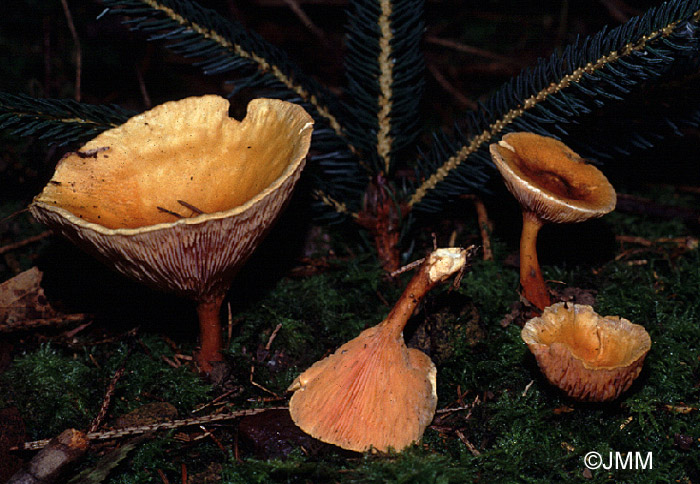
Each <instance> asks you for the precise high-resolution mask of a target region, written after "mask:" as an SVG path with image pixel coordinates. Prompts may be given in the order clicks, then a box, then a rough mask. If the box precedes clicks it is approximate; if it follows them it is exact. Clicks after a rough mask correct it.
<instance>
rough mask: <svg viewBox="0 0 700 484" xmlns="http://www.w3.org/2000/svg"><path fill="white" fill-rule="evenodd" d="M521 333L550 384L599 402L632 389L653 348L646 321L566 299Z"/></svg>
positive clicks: (582, 398) (571, 393) (530, 322)
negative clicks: (638, 321)
mask: <svg viewBox="0 0 700 484" xmlns="http://www.w3.org/2000/svg"><path fill="white" fill-rule="evenodd" d="M521 336H522V338H523V341H525V343H527V345H528V347H529V348H530V351H532V353H533V354H534V355H535V358H536V359H537V363H538V364H539V366H540V369H541V370H542V372H543V373H544V374H545V376H546V377H547V379H548V380H549V381H550V382H551V383H553V384H554V385H556V386H558V387H559V388H561V389H562V390H564V391H565V392H566V393H567V394H568V395H569V396H570V397H573V398H575V399H577V400H587V401H595V402H602V401H606V400H613V399H615V398H617V397H618V396H619V395H620V394H621V393H622V392H624V391H625V390H627V389H628V388H629V387H630V385H632V382H633V381H634V380H635V378H637V376H638V375H639V372H640V371H641V370H642V364H643V363H644V357H645V356H646V354H647V352H648V351H649V349H650V348H651V339H650V338H649V334H648V333H647V332H646V330H645V329H644V327H643V326H640V325H638V324H632V323H631V322H629V321H628V320H626V319H623V318H620V317H617V316H605V317H602V316H599V315H598V314H596V313H595V312H594V311H593V308H591V307H590V306H585V305H579V304H568V303H563V302H562V303H557V304H554V305H552V306H549V307H548V308H546V309H545V310H544V312H543V313H542V316H540V317H537V318H533V319H531V320H530V321H528V322H527V323H526V324H525V327H524V328H523V330H522V333H521Z"/></svg>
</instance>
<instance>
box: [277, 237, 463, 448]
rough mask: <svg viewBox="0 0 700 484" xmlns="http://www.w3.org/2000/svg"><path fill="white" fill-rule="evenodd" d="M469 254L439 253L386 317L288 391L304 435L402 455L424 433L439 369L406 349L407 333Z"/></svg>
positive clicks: (432, 409)
mask: <svg viewBox="0 0 700 484" xmlns="http://www.w3.org/2000/svg"><path fill="white" fill-rule="evenodd" d="M465 263H466V251H465V250H463V249H457V248H448V249H437V250H436V251H434V252H433V253H432V254H430V256H428V257H427V258H426V260H425V262H424V263H423V264H422V265H421V267H420V269H419V270H418V272H417V273H416V274H415V276H414V277H413V278H412V279H411V281H410V282H409V283H408V286H407V287H406V289H405V290H404V292H403V294H402V295H401V297H400V299H399V300H398V301H397V303H396V305H395V306H394V308H393V309H392V310H391V312H390V313H389V315H388V316H387V317H386V319H385V320H384V321H382V322H381V323H380V324H379V325H377V326H374V327H372V328H369V329H366V330H365V331H363V332H362V333H360V335H359V336H357V337H356V338H355V339H353V340H351V341H349V342H347V343H345V344H344V345H342V346H341V347H340V348H339V349H338V350H337V351H336V352H335V353H333V354H332V355H330V356H328V357H327V358H324V359H323V360H320V361H318V362H316V363H314V364H313V365H312V366H311V367H310V368H309V369H307V370H306V371H305V372H304V373H302V374H301V375H300V376H299V377H297V378H296V379H295V380H294V382H293V383H292V385H291V386H290V387H289V390H290V391H294V395H293V396H292V399H291V401H290V402H289V411H290V413H291V416H292V419H293V420H294V422H295V423H296V424H297V425H298V426H299V427H300V428H301V429H302V430H303V431H304V432H306V433H308V434H309V435H311V436H312V437H315V438H317V439H319V440H322V441H324V442H327V443H330V444H335V445H337V446H339V447H342V448H344V449H349V450H354V451H358V452H364V451H368V450H372V451H375V452H377V451H378V452H388V451H389V450H390V449H393V450H396V451H401V450H402V449H404V448H405V447H407V446H408V445H410V444H411V443H413V442H415V441H417V440H418V439H420V438H421V436H422V435H423V432H424V431H425V428H426V427H427V426H428V424H429V423H430V422H431V421H432V419H433V415H434V414H435V407H436V405H437V394H436V392H435V378H436V369H435V365H434V364H433V362H432V361H431V360H430V358H429V357H428V356H427V355H425V354H424V353H422V352H420V351H419V350H416V349H409V348H407V347H406V344H405V343H404V340H403V328H404V326H405V325H406V322H407V321H408V319H409V318H410V317H411V315H412V314H413V312H414V311H415V309H416V307H417V306H418V304H419V303H420V301H421V299H422V298H423V297H424V296H425V294H426V293H427V292H428V291H429V290H430V289H431V288H432V287H434V286H435V285H436V284H438V283H440V282H441V281H444V280H446V279H447V278H449V277H450V276H451V275H452V274H455V273H456V272H458V271H460V270H461V269H462V268H463V267H464V265H465Z"/></svg>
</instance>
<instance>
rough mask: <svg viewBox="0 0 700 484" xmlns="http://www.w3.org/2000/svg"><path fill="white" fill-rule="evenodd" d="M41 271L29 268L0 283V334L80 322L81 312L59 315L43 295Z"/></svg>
mask: <svg viewBox="0 0 700 484" xmlns="http://www.w3.org/2000/svg"><path fill="white" fill-rule="evenodd" d="M43 276H44V274H43V272H41V271H40V270H39V269H38V268H37V267H32V268H31V269H29V270H26V271H24V272H22V273H20V274H18V275H16V276H15V277H13V278H12V279H9V280H7V281H5V282H3V283H2V284H0V333H7V332H11V331H18V330H26V329H31V328H35V327H39V326H50V325H57V324H60V323H65V322H74V321H83V320H85V319H86V317H87V316H86V315H85V314H62V313H60V312H58V311H56V310H55V309H54V308H53V307H51V304H50V303H49V301H48V300H47V298H46V295H45V294H44V289H43V288H42V287H41V280H42V278H43Z"/></svg>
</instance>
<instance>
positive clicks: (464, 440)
mask: <svg viewBox="0 0 700 484" xmlns="http://www.w3.org/2000/svg"><path fill="white" fill-rule="evenodd" d="M455 434H457V437H459V440H461V441H462V443H463V444H464V445H466V446H467V449H469V452H471V453H472V455H473V456H474V457H478V456H480V455H481V452H479V450H478V449H477V448H476V447H474V444H472V443H471V442H469V440H467V438H466V437H465V436H464V434H463V433H462V431H461V430H455Z"/></svg>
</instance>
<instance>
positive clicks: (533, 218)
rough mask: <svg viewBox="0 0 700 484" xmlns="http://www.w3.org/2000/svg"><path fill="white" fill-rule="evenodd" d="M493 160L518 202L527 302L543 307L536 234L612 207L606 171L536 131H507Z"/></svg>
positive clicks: (546, 303)
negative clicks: (550, 224) (547, 225)
mask: <svg viewBox="0 0 700 484" xmlns="http://www.w3.org/2000/svg"><path fill="white" fill-rule="evenodd" d="M490 151H491V158H492V159H493V162H494V163H495V165H496V167H497V168H498V170H499V171H500V172H501V175H502V176H503V179H504V181H505V184H506V186H507V187H508V190H509V191H510V192H511V193H512V194H513V195H514V196H515V198H516V199H517V200H518V202H519V203H520V206H521V207H522V211H523V229H522V235H521V237H520V285H521V286H522V291H523V296H524V297H525V299H527V300H528V301H529V302H530V303H532V304H533V305H535V306H536V307H538V308H539V309H544V308H545V307H547V306H549V305H550V303H551V302H550V297H549V292H548V291H547V286H546V284H545V282H544V279H543V277H542V272H541V271H540V265H539V262H538V260H537V234H538V232H539V230H540V228H541V227H542V225H543V224H544V223H545V222H553V223H573V222H582V221H584V220H588V219H590V218H595V217H602V216H603V215H605V214H606V213H608V212H610V211H612V210H613V209H614V208H615V203H616V201H617V197H616V195H615V189H614V188H613V187H612V185H611V184H610V183H609V182H608V180H607V178H605V175H603V174H602V173H601V172H600V170H598V169H597V168H596V167H594V166H592V165H589V164H587V163H586V160H584V159H583V158H581V157H580V156H579V155H578V154H576V153H575V152H574V151H573V150H571V149H570V148H569V147H568V146H566V145H565V144H564V143H562V142H561V141H558V140H556V139H554V138H549V137H546V136H540V135H537V134H534V133H508V134H506V135H505V136H503V139H502V140H501V141H499V142H498V143H494V144H492V145H491V146H490Z"/></svg>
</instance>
